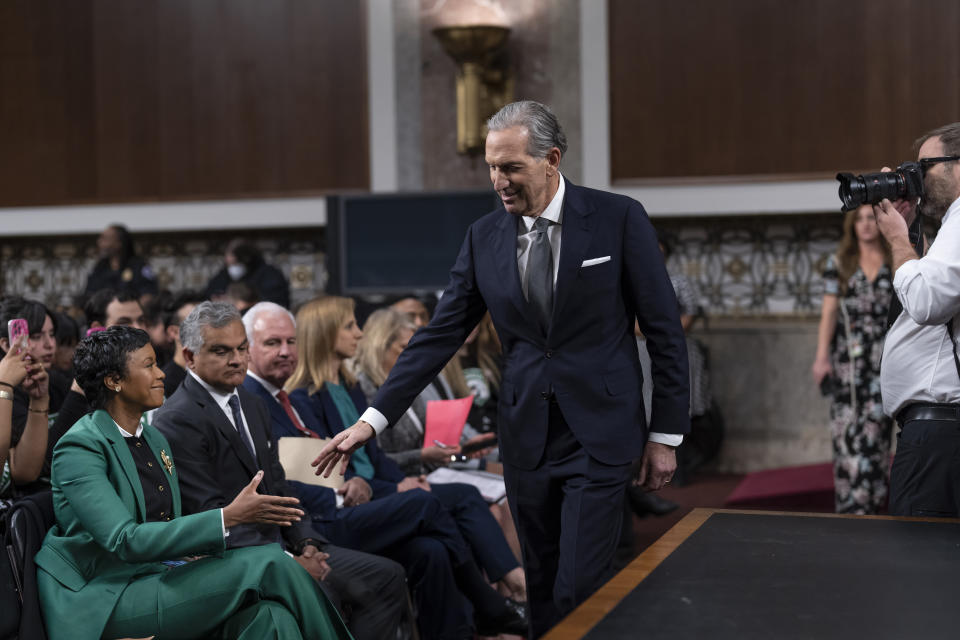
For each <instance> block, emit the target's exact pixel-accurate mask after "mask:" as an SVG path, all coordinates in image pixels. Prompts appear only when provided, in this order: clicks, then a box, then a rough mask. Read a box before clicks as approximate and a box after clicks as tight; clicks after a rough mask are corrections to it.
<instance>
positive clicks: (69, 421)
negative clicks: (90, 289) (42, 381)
mask: <svg viewBox="0 0 960 640" xmlns="http://www.w3.org/2000/svg"><path fill="white" fill-rule="evenodd" d="M83 315H84V316H86V318H87V324H88V325H89V327H90V328H92V329H106V328H109V327H116V326H121V327H123V326H130V327H134V328H136V329H143V328H144V324H143V309H142V308H141V306H140V302H139V301H138V300H137V298H136V296H135V295H134V294H133V293H131V292H129V291H113V290H111V289H103V290H101V291H98V292H96V293H95V294H93V295H92V296H90V299H89V300H87V303H86V304H85V305H84V306H83ZM90 411H92V409H91V407H90V404H89V403H88V402H87V399H86V398H85V397H84V395H83V389H82V388H81V387H80V385H79V384H77V381H76V380H74V381H73V384H71V385H70V391H69V392H68V393H67V394H66V396H65V397H64V400H63V403H62V405H61V406H60V410H59V411H58V412H57V415H56V417H55V418H54V419H53V424H52V425H51V426H50V434H49V437H48V439H47V440H48V442H47V466H48V467H49V464H50V461H51V459H52V457H53V448H54V447H55V446H56V445H57V441H59V440H60V438H61V437H62V436H63V434H65V433H66V432H67V430H68V429H69V428H70V427H72V426H73V425H74V423H75V422H76V421H77V420H79V419H80V418H81V417H83V416H84V415H85V414H87V413H90Z"/></svg>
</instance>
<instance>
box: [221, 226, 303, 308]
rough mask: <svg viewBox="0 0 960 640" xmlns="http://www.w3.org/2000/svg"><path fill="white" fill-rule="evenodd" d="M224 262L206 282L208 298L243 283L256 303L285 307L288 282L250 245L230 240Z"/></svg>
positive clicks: (288, 297) (287, 301) (238, 239)
mask: <svg viewBox="0 0 960 640" xmlns="http://www.w3.org/2000/svg"><path fill="white" fill-rule="evenodd" d="M224 262H225V263H226V264H225V265H224V267H223V268H222V269H220V271H218V272H217V273H216V274H215V275H214V276H213V278H211V279H210V282H208V283H207V290H206V296H207V297H208V298H210V299H214V300H216V299H219V298H220V297H221V296H223V295H224V294H226V293H227V289H228V288H229V287H230V285H231V284H232V283H234V282H243V283H245V284H246V285H248V286H249V287H250V288H251V289H253V292H254V293H255V294H256V296H257V297H258V298H259V300H262V301H265V302H275V303H277V304H279V305H280V306H282V307H288V308H289V306H290V283H288V282H287V279H286V277H284V275H283V272H282V271H280V269H277V268H276V267H274V266H273V265H269V264H267V263H266V262H265V261H264V259H263V254H262V253H260V250H259V249H257V248H256V247H255V246H253V244H251V243H250V242H248V241H247V240H244V239H243V238H234V239H233V240H231V241H230V244H228V245H227V251H226V253H225V255H224Z"/></svg>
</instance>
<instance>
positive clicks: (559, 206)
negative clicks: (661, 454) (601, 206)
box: [360, 172, 683, 447]
mask: <svg viewBox="0 0 960 640" xmlns="http://www.w3.org/2000/svg"><path fill="white" fill-rule="evenodd" d="M558 177H559V178H560V186H559V187H558V188H557V192H556V193H555V194H554V195H553V198H552V199H551V200H550V204H548V205H547V208H546V209H544V210H543V212H542V213H541V214H540V215H541V216H542V217H544V218H546V219H547V220H550V221H552V222H553V223H554V224H551V225H550V226H549V227H548V228H547V239H548V240H549V241H550V250H551V253H552V254H553V286H554V287H556V286H557V272H558V271H559V269H560V236H561V230H562V227H563V196H564V194H565V193H566V190H567V187H566V183H565V182H564V179H563V176H562V175H560V174H559V172H558ZM520 220H521V224H523V225H526V229H527V232H526V233H522V234H518V235H517V267H518V268H519V270H520V286H521V287H522V288H523V296H524V298H526V297H527V290H526V283H525V282H524V277H523V276H524V274H525V273H526V272H527V261H528V260H529V259H530V245H531V244H532V242H533V238H534V232H533V223H534V222H536V216H521V218H520ZM360 419H361V420H363V421H364V422H366V423H367V424H369V425H370V426H371V427H373V430H374V431H375V432H376V433H377V434H380V433H383V430H384V429H386V428H387V426H388V425H387V419H386V417H385V416H384V415H383V414H382V413H380V412H379V411H377V410H376V409H374V408H373V407H368V408H367V410H366V411H364V412H363V415H362V416H360ZM647 439H648V441H650V442H659V443H660V444H668V445H670V446H672V447H676V446H678V445H679V444H680V443H682V442H683V436H682V435H680V434H677V433H651V434H650V436H649V437H648V438H647Z"/></svg>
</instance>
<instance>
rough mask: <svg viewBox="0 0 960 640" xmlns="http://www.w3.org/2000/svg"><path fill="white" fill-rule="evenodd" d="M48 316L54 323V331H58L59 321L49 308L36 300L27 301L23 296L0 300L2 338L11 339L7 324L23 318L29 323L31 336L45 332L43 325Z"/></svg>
mask: <svg viewBox="0 0 960 640" xmlns="http://www.w3.org/2000/svg"><path fill="white" fill-rule="evenodd" d="M47 316H50V320H51V321H52V322H53V329H54V331H56V329H57V319H56V317H54V315H53V314H52V313H50V311H49V310H48V309H47V306H46V305H45V304H43V303H42V302H37V301H36V300H27V299H26V298H24V297H23V296H6V297H5V298H3V299H2V300H0V325H2V326H0V338H9V337H10V336H9V335H8V334H7V323H8V322H9V321H10V320H13V319H14V318H23V319H24V320H26V321H27V327H28V328H29V330H30V335H34V334H36V333H40V332H41V331H43V323H44V321H46V319H47Z"/></svg>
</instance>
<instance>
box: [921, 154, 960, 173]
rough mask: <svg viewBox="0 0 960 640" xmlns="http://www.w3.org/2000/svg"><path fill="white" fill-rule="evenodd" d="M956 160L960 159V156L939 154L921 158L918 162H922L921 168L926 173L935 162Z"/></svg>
mask: <svg viewBox="0 0 960 640" xmlns="http://www.w3.org/2000/svg"><path fill="white" fill-rule="evenodd" d="M954 160H960V156H939V157H937V158H921V159H920V160H919V161H918V162H919V163H920V170H921V171H923V173H926V172H927V171H928V170H929V169H930V167H932V166H933V165H935V164H940V163H941V162H953V161H954Z"/></svg>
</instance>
